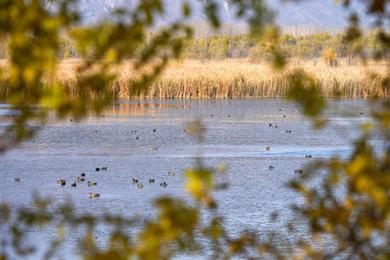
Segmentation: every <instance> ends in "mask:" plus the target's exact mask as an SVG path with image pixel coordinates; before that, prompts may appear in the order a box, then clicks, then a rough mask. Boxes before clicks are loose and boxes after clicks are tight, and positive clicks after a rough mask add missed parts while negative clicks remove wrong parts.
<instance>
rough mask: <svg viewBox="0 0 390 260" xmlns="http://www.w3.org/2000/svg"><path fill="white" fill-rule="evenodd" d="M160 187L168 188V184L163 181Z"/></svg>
mask: <svg viewBox="0 0 390 260" xmlns="http://www.w3.org/2000/svg"><path fill="white" fill-rule="evenodd" d="M160 186H161V187H164V188H165V187H167V186H168V184H167V183H166V182H165V181H163V182H160Z"/></svg>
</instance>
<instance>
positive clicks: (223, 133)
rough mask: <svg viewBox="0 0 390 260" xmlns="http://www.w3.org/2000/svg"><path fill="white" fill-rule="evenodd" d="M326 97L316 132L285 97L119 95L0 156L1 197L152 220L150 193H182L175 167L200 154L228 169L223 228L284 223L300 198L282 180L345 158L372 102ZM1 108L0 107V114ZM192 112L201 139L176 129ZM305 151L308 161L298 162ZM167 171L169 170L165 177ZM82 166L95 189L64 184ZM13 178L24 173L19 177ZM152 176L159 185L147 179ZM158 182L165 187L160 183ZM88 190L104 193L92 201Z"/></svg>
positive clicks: (179, 173)
mask: <svg viewBox="0 0 390 260" xmlns="http://www.w3.org/2000/svg"><path fill="white" fill-rule="evenodd" d="M329 101H330V108H329V109H328V111H327V112H326V115H327V117H328V119H329V125H328V126H327V127H326V128H325V129H323V130H321V131H317V130H313V129H312V127H311V123H310V121H308V120H307V119H305V118H304V117H302V116H301V115H300V111H299V110H298V108H297V107H296V106H295V105H294V104H292V103H288V102H286V101H285V100H283V99H261V100H217V101H144V102H139V101H121V102H119V103H118V104H117V105H115V106H114V107H113V108H112V109H110V110H108V111H107V112H106V113H105V114H104V116H101V117H89V118H87V119H86V120H84V121H82V122H74V121H70V120H67V121H65V122H56V121H53V122H51V123H50V124H49V125H47V126H45V127H44V128H43V129H42V131H41V132H40V133H39V135H38V136H37V137H36V138H34V139H33V140H31V141H29V142H26V143H24V144H23V145H22V146H21V147H19V148H17V149H14V150H11V151H9V152H7V153H6V154H5V155H2V156H1V157H0V165H1V167H0V178H1V181H0V198H1V201H2V202H7V203H10V204H12V205H15V206H21V205H28V203H29V202H30V200H31V194H32V193H33V192H38V193H39V194H41V195H42V196H50V197H52V198H54V199H57V200H63V199H64V198H66V199H71V200H72V201H74V203H75V205H76V208H77V209H79V210H81V211H94V212H101V211H103V210H105V211H110V212H113V213H120V214H125V215H133V214H141V215H144V216H150V217H151V216H152V215H153V214H154V211H153V210H152V207H151V206H150V203H151V201H152V200H153V199H154V198H156V197H158V196H161V195H175V196H181V197H183V198H186V199H187V198H188V195H187V194H186V193H185V191H184V188H183V184H184V181H185V178H184V176H183V175H182V173H183V171H184V170H185V169H186V168H188V167H191V166H192V165H193V164H194V156H196V155H197V154H199V152H200V151H201V153H200V154H201V157H202V158H203V160H204V162H205V163H206V164H207V165H210V166H216V165H219V164H226V165H227V166H228V174H227V176H225V177H224V178H226V180H228V181H229V183H230V187H229V189H228V190H227V191H223V192H220V193H217V194H216V197H217V198H218V200H219V206H220V207H219V212H220V213H221V215H223V216H224V217H225V220H226V222H227V223H228V225H229V229H230V231H231V232H232V233H236V232H239V231H240V230H243V229H246V228H257V229H259V230H260V229H263V230H264V229H265V230H268V229H272V228H275V226H274V225H273V224H272V222H271V220H270V214H271V213H272V212H274V211H278V212H279V213H280V216H281V221H283V220H284V219H288V218H290V217H291V211H290V209H289V206H290V204H291V203H293V202H296V201H298V200H299V197H298V195H297V194H296V193H294V192H292V191H291V190H289V189H288V188H287V187H286V186H285V184H286V182H287V181H288V180H290V179H291V178H293V177H294V176H295V174H294V169H299V168H302V167H303V166H304V164H305V163H307V162H309V161H311V160H315V159H321V158H329V157H331V156H335V155H339V156H343V157H346V156H348V154H349V153H350V149H351V142H352V141H353V140H354V139H355V138H357V137H358V136H359V129H360V125H361V124H362V123H363V122H365V121H367V120H368V117H367V115H368V114H369V111H370V104H369V103H368V102H367V101H365V100H343V101H334V100H329ZM6 109H7V107H4V106H2V107H0V111H2V113H3V114H5V113H6ZM0 115H1V113H0ZM197 118H201V119H202V120H203V122H204V123H205V125H206V127H207V133H206V138H205V142H204V144H203V145H200V144H198V143H197V142H196V140H194V139H193V138H191V137H190V136H188V135H187V133H186V132H185V131H183V129H185V127H186V123H187V122H189V121H191V120H194V119H197ZM270 123H271V124H273V125H278V128H273V127H269V124H270ZM2 124H3V125H4V121H3V122H2ZM154 130H155V131H154ZM286 130H291V133H286ZM135 131H136V133H135ZM137 137H138V139H137ZM372 141H373V142H378V143H380V140H372ZM266 146H270V150H269V151H266V150H265V149H264V147H266ZM306 154H311V155H312V156H313V158H312V159H305V155H306ZM270 165H272V166H274V170H272V171H270V170H269V166H270ZM100 166H107V167H108V170H107V172H95V168H96V167H100ZM169 171H173V172H175V173H176V176H168V172H169ZM81 172H85V173H86V175H87V180H92V181H96V182H97V186H96V187H87V185H86V183H85V184H83V185H79V186H78V187H76V188H74V187H70V183H72V182H74V180H75V178H76V177H77V176H79V175H80V173H81ZM15 176H20V177H21V182H20V183H19V184H17V183H15V181H14V178H15ZM132 178H138V179H140V180H141V181H142V182H143V183H144V188H143V189H138V188H137V187H136V186H134V185H133V184H132ZM149 178H154V179H156V183H155V184H149V183H148V180H149ZM57 179H66V180H67V185H66V186H65V187H63V188H62V187H60V186H59V185H58V184H57V183H56V180H57ZM160 181H166V182H167V184H168V186H167V187H166V188H163V187H160V186H159V182H160ZM89 192H98V193H100V195H101V197H100V198H99V199H96V200H91V199H89V198H88V193H89Z"/></svg>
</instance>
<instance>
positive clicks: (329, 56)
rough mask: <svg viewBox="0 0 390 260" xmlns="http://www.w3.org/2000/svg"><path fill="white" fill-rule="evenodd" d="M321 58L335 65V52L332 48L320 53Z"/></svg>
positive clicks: (330, 64)
mask: <svg viewBox="0 0 390 260" xmlns="http://www.w3.org/2000/svg"><path fill="white" fill-rule="evenodd" d="M322 59H323V60H324V62H325V63H326V64H328V65H329V66H331V67H333V66H337V54H336V52H335V51H334V50H333V49H332V48H327V49H325V50H324V53H323V54H322Z"/></svg>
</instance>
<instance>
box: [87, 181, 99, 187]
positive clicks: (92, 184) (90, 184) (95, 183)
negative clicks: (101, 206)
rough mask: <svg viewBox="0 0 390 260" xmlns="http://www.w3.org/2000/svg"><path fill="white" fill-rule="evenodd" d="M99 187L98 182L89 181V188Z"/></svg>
mask: <svg viewBox="0 0 390 260" xmlns="http://www.w3.org/2000/svg"><path fill="white" fill-rule="evenodd" d="M92 186H97V182H95V181H88V187H92Z"/></svg>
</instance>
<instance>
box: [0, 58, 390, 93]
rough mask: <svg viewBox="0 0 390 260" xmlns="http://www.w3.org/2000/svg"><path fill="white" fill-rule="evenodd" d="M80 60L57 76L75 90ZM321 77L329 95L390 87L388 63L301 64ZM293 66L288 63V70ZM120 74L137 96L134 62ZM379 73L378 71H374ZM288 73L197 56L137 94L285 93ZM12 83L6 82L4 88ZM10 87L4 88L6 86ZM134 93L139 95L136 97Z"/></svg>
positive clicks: (122, 87)
mask: <svg viewBox="0 0 390 260" xmlns="http://www.w3.org/2000/svg"><path fill="white" fill-rule="evenodd" d="M77 64H78V62H77V61H65V62H62V63H61V64H60V66H59V70H58V73H57V75H56V76H55V80H60V81H62V82H63V83H64V84H65V85H66V86H68V88H69V89H70V90H72V89H76V88H77V80H78V77H77V74H76V70H75V68H76V66H77ZM300 67H301V68H303V69H305V71H307V72H308V73H310V74H312V75H313V76H314V77H315V78H316V79H317V80H318V82H319V83H320V85H321V88H322V94H323V96H326V97H335V96H341V97H349V98H358V97H365V98H367V97H385V96H388V95H389V93H388V91H387V90H386V87H385V86H384V84H383V83H384V78H385V77H384V75H385V66H384V65H379V64H371V65H367V66H361V65H353V66H338V67H329V66H327V65H325V64H322V63H321V62H304V63H303V64H301V65H300ZM292 68H293V66H290V68H287V69H286V71H287V72H288V71H289V70H291V69H292ZM113 71H114V72H115V73H117V75H118V77H117V79H116V81H115V82H113V83H112V87H113V88H115V93H116V95H117V97H118V98H131V97H130V94H129V93H130V92H129V86H130V84H131V83H130V80H131V79H132V78H133V76H134V75H133V72H132V69H131V64H130V63H126V64H124V65H121V66H118V67H116V68H114V69H113ZM373 73H374V74H375V76H372V75H374V74H373ZM283 75H284V74H281V73H278V72H276V71H274V70H272V69H271V68H270V67H269V65H266V64H254V63H251V62H249V61H247V60H239V59H235V60H224V61H204V62H202V61H195V60H186V61H182V62H175V63H172V64H171V65H170V66H169V67H168V68H167V69H166V71H165V72H164V74H163V75H162V76H161V77H160V78H159V79H158V80H157V81H156V82H155V83H154V84H152V86H150V88H149V90H148V92H147V93H144V94H141V96H138V97H136V98H149V99H173V98H175V99H230V98H232V99H235V98H237V99H238V98H260V97H283V96H285V95H286V93H287V90H288V87H289V82H287V79H286V77H284V76H283ZM4 87H6V86H5V84H0V88H4ZM0 91H1V92H4V90H3V89H1V90H0ZM132 98H134V97H132Z"/></svg>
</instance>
